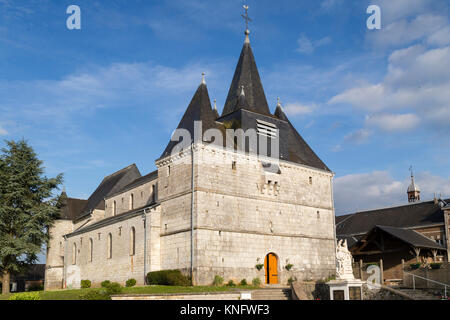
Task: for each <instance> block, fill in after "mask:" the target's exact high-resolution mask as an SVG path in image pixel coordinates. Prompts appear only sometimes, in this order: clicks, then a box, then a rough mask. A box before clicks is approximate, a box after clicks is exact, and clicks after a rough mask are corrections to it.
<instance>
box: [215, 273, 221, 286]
mask: <svg viewBox="0 0 450 320" xmlns="http://www.w3.org/2000/svg"><path fill="white" fill-rule="evenodd" d="M222 284H223V278H222V277H221V276H218V275H216V276H215V277H214V281H213V285H215V286H221V285H222Z"/></svg>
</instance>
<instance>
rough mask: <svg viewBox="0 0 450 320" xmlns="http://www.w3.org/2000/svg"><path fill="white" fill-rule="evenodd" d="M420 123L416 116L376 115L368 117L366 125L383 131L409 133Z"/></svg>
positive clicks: (407, 114)
mask: <svg viewBox="0 0 450 320" xmlns="http://www.w3.org/2000/svg"><path fill="white" fill-rule="evenodd" d="M419 122H420V119H419V117H418V116H416V115H415V114H411V113H406V114H375V115H371V116H366V125H368V126H376V127H379V128H380V129H382V130H383V131H388V132H393V131H409V130H412V129H414V128H415V127H416V126H417V125H418V124H419Z"/></svg>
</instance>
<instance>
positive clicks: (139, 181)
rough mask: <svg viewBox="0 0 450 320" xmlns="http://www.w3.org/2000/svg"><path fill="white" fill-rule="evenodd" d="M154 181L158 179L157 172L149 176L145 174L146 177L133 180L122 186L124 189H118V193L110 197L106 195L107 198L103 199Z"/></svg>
mask: <svg viewBox="0 0 450 320" xmlns="http://www.w3.org/2000/svg"><path fill="white" fill-rule="evenodd" d="M156 179H158V170H155V171H153V172H150V173H149V174H147V175H145V176H142V177H140V178H137V179H136V180H134V181H133V182H131V183H129V184H127V185H126V186H124V187H123V188H122V189H120V190H119V191H117V192H115V193H114V194H110V195H108V196H107V197H105V198H106V199H108V198H111V197H113V196H115V195H117V194H120V193H122V192H125V191H128V190H131V189H133V188H135V187H138V186H140V185H141V184H144V183H147V182H149V181H152V180H156Z"/></svg>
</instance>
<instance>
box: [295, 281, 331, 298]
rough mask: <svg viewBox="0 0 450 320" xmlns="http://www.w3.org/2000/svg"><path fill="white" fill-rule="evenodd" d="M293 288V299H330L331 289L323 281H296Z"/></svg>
mask: <svg viewBox="0 0 450 320" xmlns="http://www.w3.org/2000/svg"><path fill="white" fill-rule="evenodd" d="M291 289H292V299H293V300H330V289H329V287H328V285H326V284H325V283H323V282H314V281H295V282H293V283H292V284H291Z"/></svg>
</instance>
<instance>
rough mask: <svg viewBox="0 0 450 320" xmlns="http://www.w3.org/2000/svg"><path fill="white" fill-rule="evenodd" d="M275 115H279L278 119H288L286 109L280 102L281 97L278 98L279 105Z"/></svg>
mask: <svg viewBox="0 0 450 320" xmlns="http://www.w3.org/2000/svg"><path fill="white" fill-rule="evenodd" d="M274 115H275V117H277V118H278V119H281V120H284V121H288V120H287V116H286V114H285V113H284V109H283V106H282V105H281V102H280V97H278V98H277V106H276V108H275V113H274Z"/></svg>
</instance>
